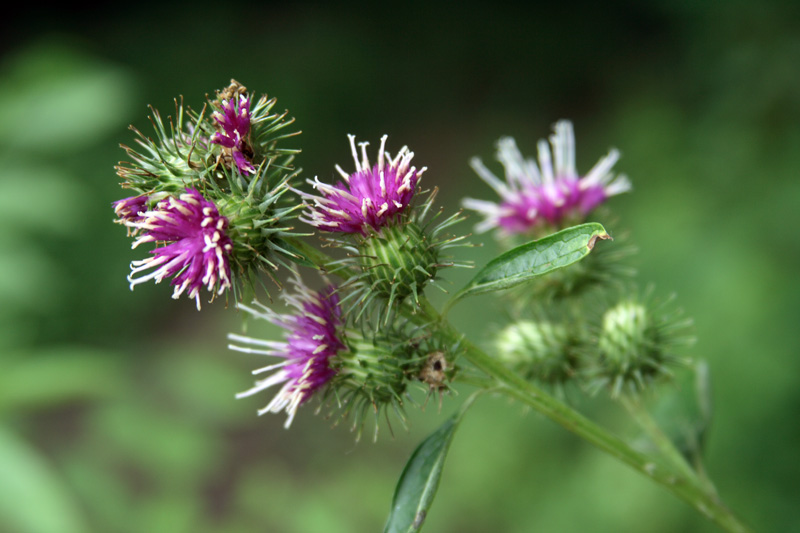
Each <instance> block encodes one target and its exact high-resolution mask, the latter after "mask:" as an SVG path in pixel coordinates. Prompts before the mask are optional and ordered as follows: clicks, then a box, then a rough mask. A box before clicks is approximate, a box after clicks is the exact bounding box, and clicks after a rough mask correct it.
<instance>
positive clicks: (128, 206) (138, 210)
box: [111, 194, 148, 235]
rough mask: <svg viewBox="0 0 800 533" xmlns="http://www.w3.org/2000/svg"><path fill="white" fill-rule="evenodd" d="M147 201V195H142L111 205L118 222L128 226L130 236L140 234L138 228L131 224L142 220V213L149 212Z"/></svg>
mask: <svg viewBox="0 0 800 533" xmlns="http://www.w3.org/2000/svg"><path fill="white" fill-rule="evenodd" d="M147 199H148V197H147V195H146V194H140V195H139V196H129V197H128V198H123V199H122V200H117V201H116V202H112V203H111V206H112V207H113V208H114V214H116V215H117V222H118V223H119V224H124V225H126V226H128V235H136V234H137V233H138V232H139V230H138V229H137V228H134V227H131V226H130V225H129V223H130V222H139V221H140V220H142V213H143V212H145V211H146V210H147Z"/></svg>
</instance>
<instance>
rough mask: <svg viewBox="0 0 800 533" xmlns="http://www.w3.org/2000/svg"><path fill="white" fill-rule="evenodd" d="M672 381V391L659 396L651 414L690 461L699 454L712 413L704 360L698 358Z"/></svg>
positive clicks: (709, 387) (706, 368) (709, 385)
mask: <svg viewBox="0 0 800 533" xmlns="http://www.w3.org/2000/svg"><path fill="white" fill-rule="evenodd" d="M676 382H677V386H676V387H674V389H673V391H672V393H671V394H664V395H662V397H661V398H660V399H659V402H658V403H657V404H656V405H655V407H654V409H653V416H654V418H655V419H656V421H657V423H658V425H659V426H660V427H661V428H662V430H663V431H664V433H666V434H667V436H668V437H669V438H670V440H672V442H673V443H675V446H676V447H677V448H678V450H679V451H680V452H681V453H682V454H683V455H684V457H686V458H687V459H689V460H690V461H694V460H696V459H699V458H701V457H702V454H703V448H704V446H705V440H706V435H707V434H708V428H709V427H710V426H711V418H712V414H713V413H712V404H711V380H710V378H709V370H708V364H707V363H706V362H705V361H699V362H698V363H697V364H696V365H695V367H694V369H693V371H692V372H688V373H686V374H683V375H680V376H678V377H677V378H676Z"/></svg>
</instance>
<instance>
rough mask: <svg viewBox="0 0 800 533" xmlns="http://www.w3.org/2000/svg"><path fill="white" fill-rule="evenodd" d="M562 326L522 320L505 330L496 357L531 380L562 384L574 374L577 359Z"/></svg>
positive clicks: (497, 346)
mask: <svg viewBox="0 0 800 533" xmlns="http://www.w3.org/2000/svg"><path fill="white" fill-rule="evenodd" d="M571 344H572V343H571V340H570V334H569V331H568V330H567V328H566V327H565V326H564V325H563V324H555V323H552V322H547V321H541V322H534V321H532V320H520V321H518V322H515V323H513V324H510V325H508V326H507V327H506V328H505V329H503V330H502V331H501V332H500V334H499V335H498V336H497V338H496V340H495V346H496V348H497V352H496V353H497V357H498V358H499V359H500V360H501V361H503V362H504V363H505V364H506V365H508V366H509V367H510V368H513V369H515V370H516V371H518V372H521V373H522V374H523V375H525V376H526V377H527V378H528V379H537V380H540V381H543V382H545V383H551V384H555V383H563V382H565V381H567V380H568V379H570V378H571V377H572V376H573V375H574V373H575V371H574V363H575V355H574V353H573V350H572V346H571Z"/></svg>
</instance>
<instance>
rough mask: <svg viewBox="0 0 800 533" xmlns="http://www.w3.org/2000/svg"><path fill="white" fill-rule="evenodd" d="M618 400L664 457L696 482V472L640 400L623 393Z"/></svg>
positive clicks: (697, 479) (697, 478)
mask: <svg viewBox="0 0 800 533" xmlns="http://www.w3.org/2000/svg"><path fill="white" fill-rule="evenodd" d="M618 400H619V402H620V403H621V404H622V405H623V407H625V409H626V410H627V411H628V414H630V415H631V417H632V418H633V419H634V420H635V421H636V423H637V424H639V427H640V428H642V430H644V432H645V433H646V434H647V436H648V437H650V440H651V441H652V442H653V444H655V445H656V447H657V448H658V449H659V451H660V452H661V454H662V455H663V456H664V458H665V459H667V460H668V461H669V462H670V463H672V465H673V466H674V467H676V468H678V469H679V470H680V471H681V473H683V475H684V476H686V477H687V478H690V479H693V480H694V481H696V482H697V481H699V480H700V479H699V477H698V475H697V472H695V471H694V469H693V468H692V467H691V466H689V463H687V462H686V459H685V458H684V457H683V455H682V454H681V452H679V451H678V449H677V448H675V445H674V444H673V443H672V441H671V440H670V438H669V437H667V436H666V435H665V434H664V432H663V431H662V430H661V428H660V427H659V426H658V424H656V422H655V420H653V417H651V416H650V413H649V412H648V411H647V409H646V408H645V406H644V405H643V404H642V402H641V401H639V400H638V399H636V398H631V397H629V396H627V395H624V394H623V395H621V396H620V397H619V398H618Z"/></svg>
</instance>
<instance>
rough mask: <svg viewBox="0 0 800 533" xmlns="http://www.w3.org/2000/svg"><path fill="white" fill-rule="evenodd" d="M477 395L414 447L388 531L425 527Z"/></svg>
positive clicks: (397, 490) (398, 532)
mask: <svg viewBox="0 0 800 533" xmlns="http://www.w3.org/2000/svg"><path fill="white" fill-rule="evenodd" d="M473 399H474V396H473V397H472V398H470V399H469V400H467V401H466V402H465V403H464V406H463V407H462V408H461V409H460V410H459V412H458V413H456V414H454V415H453V416H452V417H450V418H448V419H447V421H445V423H444V424H442V425H441V427H439V429H437V430H436V431H435V432H433V433H432V434H431V435H430V436H429V437H428V438H427V439H425V440H424V441H422V443H421V444H420V445H419V446H418V447H417V449H416V450H414V453H413V454H412V455H411V458H410V459H409V460H408V463H406V467H405V468H404V469H403V473H402V474H401V475H400V480H399V481H398V482H397V487H396V488H395V491H394V498H393V500H392V510H391V512H390V513H389V519H388V521H387V522H386V527H385V528H384V530H383V531H384V533H401V532H405V533H413V532H416V531H420V530H421V529H422V523H423V522H424V521H425V517H426V516H427V514H428V509H429V508H430V506H431V504H432V503H433V497H434V496H435V495H436V489H437V488H439V478H440V477H441V476H442V467H443V466H444V460H445V457H446V456H447V451H448V449H449V448H450V442H451V441H452V440H453V435H454V434H455V431H456V428H457V427H458V424H459V423H460V422H461V418H462V417H463V415H464V413H465V412H466V410H467V409H468V408H469V406H470V405H471V404H472V400H473Z"/></svg>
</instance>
